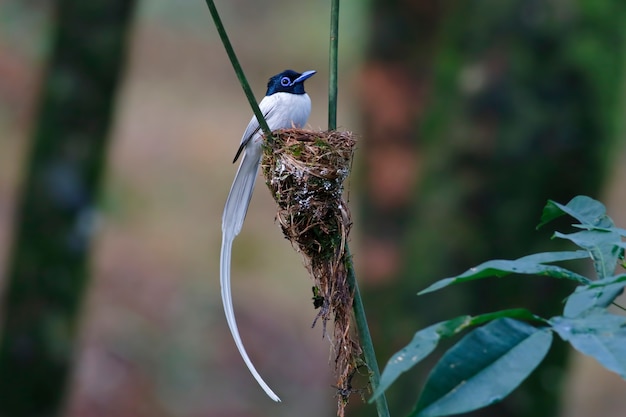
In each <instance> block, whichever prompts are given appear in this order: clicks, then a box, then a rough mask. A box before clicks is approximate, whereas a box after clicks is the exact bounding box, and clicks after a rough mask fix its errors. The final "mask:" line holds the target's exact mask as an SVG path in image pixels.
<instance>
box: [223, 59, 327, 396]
mask: <svg viewBox="0 0 626 417" xmlns="http://www.w3.org/2000/svg"><path fill="white" fill-rule="evenodd" d="M315 73H316V71H305V72H303V73H298V72H296V71H293V70H285V71H283V72H281V73H279V74H277V75H274V76H273V77H271V78H270V79H269V81H268V83H267V92H266V93H265V97H264V98H263V99H262V100H261V102H260V103H259V108H260V109H261V113H262V114H263V116H264V118H265V120H266V121H267V124H268V126H269V128H270V130H272V131H274V130H276V129H288V128H291V127H296V128H301V127H303V126H304V125H305V124H306V122H307V120H308V118H309V115H310V113H311V99H310V98H309V95H308V94H307V93H306V92H305V91H304V81H305V80H307V79H308V78H310V77H312V76H313V75H315ZM262 143H263V132H262V131H261V128H260V125H259V122H258V121H257V119H256V117H254V116H253V117H252V120H250V123H249V124H248V127H247V128H246V130H245V132H244V134H243V136H242V137H241V144H240V145H239V149H238V150H237V153H236V154H235V158H234V159H233V163H235V162H237V159H239V157H240V156H242V154H243V156H242V159H241V163H240V164H239V168H238V169H237V173H236V174H235V179H234V180H233V184H232V186H231V188H230V192H229V193H228V197H227V198H226V204H225V205H224V214H223V215H222V248H221V254H220V286H221V292H222V303H223V304H224V313H225V314H226V321H227V323H228V327H229V329H230V332H231V334H232V336H233V339H234V341H235V345H236V346H237V349H238V350H239V354H240V355H241V357H242V358H243V361H244V362H245V364H246V365H247V367H248V369H249V370H250V372H251V373H252V376H254V378H255V379H256V381H257V382H258V384H259V385H260V386H261V388H263V390H264V391H265V393H266V394H267V395H268V396H269V397H270V398H271V399H272V400H274V401H276V402H280V398H279V397H278V395H276V394H275V393H274V391H272V389H271V388H270V387H269V386H268V385H267V383H265V381H264V380H263V378H261V375H259V373H258V372H257V370H256V368H255V367H254V365H253V364H252V361H251V360H250V358H249V357H248V353H247V352H246V349H245V347H244V345H243V342H242V341H241V337H240V335H239V329H238V328H237V321H236V320H235V313H234V309H233V300H232V293H231V283H230V281H231V280H230V266H231V253H232V245H233V240H234V239H235V237H236V236H237V235H238V234H239V232H241V228H242V226H243V222H244V220H245V218H246V213H247V211H248V206H249V205H250V199H251V198H252V192H253V191H254V184H255V182H256V179H257V176H258V174H259V166H260V162H261V155H262V152H263V149H262Z"/></svg>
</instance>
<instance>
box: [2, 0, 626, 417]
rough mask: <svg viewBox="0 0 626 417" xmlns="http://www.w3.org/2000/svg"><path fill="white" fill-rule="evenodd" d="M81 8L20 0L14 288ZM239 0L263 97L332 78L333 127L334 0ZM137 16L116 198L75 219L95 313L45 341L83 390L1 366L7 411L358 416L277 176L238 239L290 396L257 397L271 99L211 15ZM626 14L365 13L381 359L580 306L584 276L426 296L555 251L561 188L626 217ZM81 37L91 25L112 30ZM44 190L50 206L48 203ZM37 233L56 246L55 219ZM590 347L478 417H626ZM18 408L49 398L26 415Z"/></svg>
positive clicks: (256, 232) (11, 208)
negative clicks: (466, 324)
mask: <svg viewBox="0 0 626 417" xmlns="http://www.w3.org/2000/svg"><path fill="white" fill-rule="evenodd" d="M78 3H80V2H73V1H68V0H59V1H53V0H47V1H18V0H0V132H2V134H0V278H1V280H0V282H1V283H2V284H3V286H4V287H5V288H8V286H9V285H10V284H9V282H10V281H11V280H12V279H17V278H19V276H20V272H19V271H20V268H19V267H18V266H16V265H19V261H18V260H16V259H17V258H18V257H17V254H18V253H19V251H20V245H21V243H20V244H18V243H16V242H18V238H17V236H18V234H19V233H20V231H21V230H23V229H22V228H23V227H25V226H21V227H22V228H21V227H20V226H19V224H20V222H25V219H26V218H27V217H28V216H26V215H25V211H23V210H22V208H23V206H22V205H21V203H20V201H21V199H22V198H23V195H24V192H25V191H24V190H26V187H25V186H24V184H25V183H26V181H27V180H26V178H28V175H29V174H28V172H29V170H30V169H32V164H31V162H32V159H31V157H30V155H31V150H32V149H34V146H35V145H34V141H35V140H43V139H42V138H43V137H44V136H45V135H42V134H41V133H38V132H40V131H39V130H38V126H41V125H42V123H43V122H42V114H44V112H45V103H44V101H43V100H42V96H43V92H44V91H48V90H47V89H46V85H45V83H46V74H47V72H46V71H47V69H48V68H49V66H48V64H47V63H48V62H50V60H51V57H52V55H53V54H54V53H55V51H56V49H55V39H57V38H56V37H55V34H57V33H59V25H60V24H61V23H60V22H62V21H63V20H62V19H63V18H64V17H67V16H68V14H67V13H61V12H60V11H61V10H65V11H67V10H72V8H75V9H76V10H79V9H80V7H78V6H77V4H78ZM114 3H116V2H114V1H111V2H106V1H102V2H100V1H97V2H93V5H94V6H93V7H94V8H96V7H103V10H104V9H106V7H107V4H114ZM98 5H99V6H98ZM217 6H218V9H219V10H220V12H221V14H222V19H223V21H224V23H225V25H226V28H227V30H228V31H229V34H230V36H231V39H232V42H233V45H234V47H235V50H236V51H237V53H238V55H239V58H240V60H241V62H242V65H243V67H244V69H245V70H246V73H247V76H248V79H249V81H250V83H251V85H252V87H253V90H254V91H255V93H256V95H257V97H259V99H260V98H261V97H262V95H263V93H264V91H265V85H266V82H267V78H268V77H269V76H271V75H273V74H275V73H277V72H280V71H282V70H283V69H286V68H292V69H295V70H298V71H304V70H308V69H315V70H317V71H318V74H316V75H315V77H313V78H311V79H310V80H308V81H307V85H306V88H307V91H308V93H309V95H310V96H311V98H312V101H313V109H312V114H311V118H310V120H309V124H310V127H311V128H313V129H324V127H325V125H326V115H327V107H326V100H327V82H328V71H327V67H328V58H327V53H328V23H329V3H328V2H302V1H299V2H293V1H292V2H287V1H283V0H267V1H264V2H253V1H246V0H236V1H229V2H225V1H223V2H218V4H217ZM92 12H93V11H92ZM131 15H132V18H131V20H130V23H129V28H128V36H127V38H126V39H127V43H126V42H125V43H124V45H125V47H126V50H125V52H124V55H125V57H126V59H125V61H124V64H123V65H122V67H121V73H120V78H119V84H118V85H117V88H116V90H115V91H112V93H114V95H113V97H114V102H113V105H112V112H111V123H110V127H109V130H108V133H107V134H106V135H105V137H106V138H107V141H108V145H107V146H105V147H104V148H103V153H104V154H105V156H106V158H105V163H104V167H103V171H102V172H103V177H102V181H101V188H99V189H95V190H94V192H95V194H94V195H97V200H94V201H89V202H88V203H89V210H88V213H87V220H84V216H85V213H84V212H83V211H76V212H75V213H74V212H73V213H74V214H75V215H76V216H77V218H78V217H80V219H83V220H81V221H86V222H87V223H88V227H87V228H88V230H89V233H88V236H89V237H91V238H92V239H91V240H90V242H89V244H88V248H89V252H88V268H87V270H86V276H87V281H86V284H85V285H84V292H81V291H80V289H81V288H83V287H82V286H81V285H79V286H77V290H79V291H78V292H79V294H78V295H77V298H78V301H79V302H78V307H79V308H78V310H76V312H75V313H76V314H75V315H74V318H71V319H70V322H69V324H68V323H64V322H63V320H64V319H59V320H60V322H55V323H53V324H50V323H48V324H46V329H47V330H46V331H45V332H44V333H45V334H46V335H47V336H46V337H49V338H51V340H53V341H54V343H57V344H60V345H62V348H61V349H60V350H59V352H61V353H60V355H61V356H63V355H65V356H67V357H65V358H62V359H60V360H59V363H61V364H62V365H61V367H60V369H61V371H59V372H60V373H59V375H61V377H59V379H58V380H57V381H56V382H55V381H51V382H50V381H49V382H47V383H48V384H50V385H51V386H52V387H54V386H55V385H56V386H67V389H66V390H60V391H61V392H62V393H63V395H62V400H61V401H60V403H56V402H55V401H54V400H53V399H50V398H48V397H47V396H46V395H43V394H42V397H41V398H40V397H38V396H37V395H30V394H29V393H27V392H26V393H23V395H22V396H21V397H20V398H18V399H17V400H16V401H13V399H12V400H10V401H9V400H8V399H7V397H6V396H7V395H8V394H6V393H7V392H10V391H7V389H9V388H10V385H11V381H12V380H13V378H15V381H21V380H20V376H19V375H11V374H10V372H9V371H8V370H10V369H12V368H11V367H10V366H9V367H7V366H4V367H3V366H2V360H0V377H1V378H2V379H3V381H4V382H2V383H0V415H1V416H5V415H6V416H17V415H24V416H26V415H32V416H35V415H63V416H72V417H83V416H84V417H91V416H116V417H125V416H129V417H131V416H132V417H141V416H151V417H158V416H164V417H165V416H168V417H169V416H180V417H196V416H223V417H229V416H230V417H237V416H265V415H272V416H291V415H298V416H304V417H306V416H324V415H328V416H331V415H334V413H335V398H334V389H333V388H332V381H333V380H332V376H331V375H330V368H331V367H330V366H328V363H329V360H330V358H331V356H330V349H329V346H328V341H326V340H324V339H323V338H322V335H321V329H320V328H314V329H311V323H312V320H313V318H314V317H315V311H314V310H313V308H312V304H311V296H312V294H311V282H310V280H309V278H308V277H307V274H306V271H305V270H304V268H303V266H302V262H301V259H300V257H299V255H298V254H297V253H296V252H295V251H294V250H293V249H292V248H291V247H290V245H289V243H288V242H287V241H286V240H284V239H283V237H282V236H281V233H280V230H279V228H278V226H277V225H276V224H275V223H274V221H273V219H274V214H275V207H274V203H273V201H272V200H271V198H270V195H269V193H268V192H267V191H266V190H265V187H264V186H263V184H262V182H259V183H258V186H257V191H256V192H255V195H254V198H253V201H252V205H251V209H250V212H249V213H248V216H247V219H246V223H245V226H244V230H243V232H242V234H241V235H240V236H239V237H238V238H237V239H236V241H235V248H234V253H233V293H234V297H235V310H236V314H237V317H238V321H239V325H240V330H241V333H242V336H243V339H244V342H245V344H246V346H247V347H248V351H249V353H250V355H251V356H252V358H253V360H254V362H255V364H256V365H257V368H258V369H259V371H260V372H261V374H262V375H263V376H264V377H265V379H266V380H267V381H268V382H269V383H270V385H271V386H272V387H273V388H274V389H275V390H276V391H277V393H278V394H279V395H280V396H281V398H282V399H283V403H281V404H274V403H273V402H271V401H270V400H269V399H268V398H266V397H265V395H264V393H263V392H262V391H261V389H260V388H259V387H257V386H256V383H255V382H254V380H253V379H252V377H251V376H250V375H249V373H248V371H247V369H246V368H245V365H244V364H243V362H242V360H241V359H240V357H239V355H238V353H237V351H236V349H235V347H234V343H233V342H232V339H231V336H230V333H229V331H228V328H227V326H226V322H225V319H224V315H223V312H222V306H221V300H220V295H219V283H218V273H219V259H218V251H219V244H220V239H221V234H220V233H221V230H220V221H221V211H222V208H223V203H224V201H225V198H226V195H227V193H228V190H229V188H230V184H231V181H232V178H233V176H234V173H235V170H236V166H235V165H233V164H231V160H232V156H233V155H234V152H235V151H236V149H237V146H238V144H239V140H240V135H241V133H242V131H243V129H244V128H245V126H246V125H247V123H248V121H249V119H250V114H251V112H250V110H249V107H248V104H247V102H246V100H245V97H244V95H243V93H242V92H241V88H240V86H239V85H238V82H237V79H236V77H235V75H234V73H233V72H232V69H231V66H230V63H229V61H228V59H227V57H226V54H225V52H224V51H223V47H222V45H221V43H220V41H219V38H218V36H217V33H216V31H215V28H214V26H213V24H212V22H211V20H210V16H209V13H208V10H207V8H206V5H205V3H203V2H201V1H198V2H167V1H163V0H150V1H139V2H136V4H135V6H134V10H132V12H131ZM624 21H626V4H625V3H623V2H622V1H621V0H603V1H596V0H586V1H583V0H559V1H556V0H553V1H510V2H501V1H500V0H481V1H475V2H472V4H467V5H458V4H456V3H455V2H429V1H422V0H410V1H385V0H371V1H369V2H357V1H344V2H343V4H342V5H341V22H340V69H339V93H340V96H339V113H338V124H339V126H340V128H342V129H348V130H352V131H354V132H356V133H357V135H359V136H360V138H361V139H360V140H361V142H360V144H359V149H358V151H357V155H356V158H357V161H356V164H355V172H354V174H353V176H352V177H351V179H350V180H349V181H348V183H347V188H348V196H349V198H350V204H351V208H352V211H353V216H354V221H355V224H354V228H353V242H352V252H353V254H354V256H355V262H356V265H357V275H358V277H359V279H360V281H361V282H362V284H361V285H362V287H363V292H364V297H365V307H366V311H367V313H368V317H369V318H370V320H371V325H372V331H373V334H374V337H375V346H376V348H377V353H378V355H379V358H380V362H381V365H383V364H384V363H385V362H386V360H387V358H388V357H389V356H390V355H391V353H393V352H394V351H395V350H397V349H399V348H400V347H402V346H403V344H405V343H407V342H408V341H409V340H410V338H411V337H412V334H413V332H414V331H416V330H417V329H418V328H419V327H420V326H424V325H426V324H429V323H432V322H435V321H439V320H443V319H445V318H451V317H453V316H454V315H455V314H460V313H467V312H470V313H478V312H486V311H490V310H493V309H495V308H504V307H529V308H531V309H539V310H540V311H541V312H542V313H544V314H550V312H552V313H553V314H556V312H558V307H559V303H560V301H561V299H562V296H563V294H565V293H566V292H564V291H565V290H567V289H569V288H568V287H567V286H564V284H562V283H559V284H558V285H560V286H557V287H554V286H553V284H552V283H550V284H538V282H537V281H527V282H521V283H520V285H521V287H516V286H512V285H511V284H509V283H505V284H502V283H499V282H495V281H488V282H486V283H484V284H480V285H479V284H477V285H475V286H470V287H469V288H466V289H461V290H459V291H456V292H455V291H450V292H449V293H447V294H443V295H436V296H434V297H432V298H431V299H430V300H427V299H423V300H422V299H419V298H418V297H416V296H415V293H416V292H417V291H418V290H419V289H421V288H423V287H425V286H426V285H428V283H430V282H432V281H434V280H436V279H439V278H443V277H445V276H447V275H449V274H454V273H459V272H461V271H463V270H464V269H466V268H468V267H470V266H472V265H474V264H477V263H479V262H482V261H484V260H487V259H491V258H515V257H519V256H523V255H526V254H528V253H531V252H532V251H535V250H540V249H546V248H548V249H549V248H553V247H554V246H549V245H551V244H552V245H556V243H554V242H552V243H550V242H549V241H548V240H547V238H548V237H549V236H550V233H551V231H550V230H546V231H544V232H536V231H535V230H534V226H535V225H536V222H537V219H538V218H539V215H540V212H541V209H542V207H543V204H544V203H545V201H546V199H548V198H552V199H555V200H558V201H560V202H563V203H564V202H566V201H568V200H569V198H571V197H573V196H574V195H577V194H588V195H591V196H593V197H596V198H600V199H601V200H602V201H604V202H605V203H606V204H607V206H608V210H609V214H610V215H611V216H612V217H613V218H614V219H615V221H616V223H617V224H618V225H621V226H623V225H625V224H626V212H625V210H624V207H626V187H625V186H624V184H625V180H626V153H625V152H624V146H623V142H624V141H623V137H624V133H625V130H624V123H623V120H624V116H625V115H626V110H625V107H624V103H625V102H626V101H625V97H626V95H625V88H624V86H625V83H624V74H625V73H624V71H625V66H624V63H625V62H626V42H625V39H626V25H624V24H623V22H624ZM81 30H84V31H85V32H84V33H85V36H86V37H89V36H91V35H93V32H94V31H96V30H97V28H95V27H90V26H88V25H87V26H85V27H83V28H82V29H81ZM89 39H91V38H89ZM102 42H103V43H94V44H93V48H94V50H97V48H99V47H100V46H102V45H104V46H106V45H107V43H106V39H105V40H104V41H102ZM71 44H73V43H72V42H70V45H71ZM76 44H81V42H80V41H76ZM86 68H89V66H86ZM58 113H60V114H62V113H63V109H61V110H60V111H58V112H57V114H58ZM81 122H82V120H80V119H79V120H78V121H77V122H76V123H78V124H80V123H81ZM85 123H89V122H88V121H87V120H85ZM48 126H49V125H48ZM39 129H40V128H39ZM61 130H62V129H59V131H60V132H61ZM59 134H60V135H62V132H61V133H59ZM52 138H53V139H54V137H53V136H52ZM50 146H51V147H52V148H54V142H52V143H51V145H50ZM64 146H68V145H67V144H66V145H64ZM69 146H72V145H69ZM52 153H53V154H54V151H53V152H52ZM74 153H79V154H80V151H76V152H74ZM70 154H73V153H72V152H70ZM61 155H62V153H61ZM56 157H58V155H57V156H56ZM46 172H48V171H46ZM46 175H47V176H48V177H50V182H49V183H47V184H49V187H52V188H54V189H57V188H58V189H59V190H61V191H59V192H62V191H63V190H67V189H69V190H70V192H71V190H72V184H73V183H72V178H73V177H72V174H71V173H69V174H68V172H67V171H65V170H63V169H61V170H53V171H51V172H48V174H46ZM95 185H96V186H98V183H97V182H96V184H95ZM55 187H56V188H55ZM68 187H69V188H68ZM36 201H38V206H39V207H42V208H41V211H42V212H43V213H45V212H46V209H45V204H46V201H45V200H43V199H42V200H41V201H39V200H36ZM92 203H93V204H92ZM81 216H82V217H81ZM77 221H78V220H77ZM29 236H31V240H32V239H36V240H41V241H45V240H46V239H47V238H49V237H50V236H48V235H47V234H46V232H45V230H39V229H35V230H30V235H29ZM33 236H34V237H33ZM56 244H57V245H62V244H63V242H57V243H56ZM53 263H54V262H53ZM42 268H45V266H42ZM34 269H37V268H34ZM60 276H62V274H61V275H60ZM36 290H37V288H35V291H36ZM41 291H42V293H43V292H45V287H42V288H41ZM7 293H8V291H7V290H6V289H5V296H4V299H5V303H3V304H4V305H3V306H2V319H3V321H4V322H5V323H6V322H9V318H8V315H9V314H11V311H12V310H10V309H9V308H8V306H9V304H10V303H8V301H6V300H7V299H8V298H10V297H9V296H7ZM41 297H42V299H45V295H42V296H41ZM81 299H82V300H81ZM42 303H43V305H45V302H42ZM31 310H32V309H31ZM31 310H28V311H31ZM22 311H23V310H22ZM37 311H40V310H37ZM41 311H42V314H43V315H44V316H45V313H46V312H45V307H42V308H41ZM29 317H30V316H29ZM13 322H15V319H13V321H12V323H13ZM17 322H18V323H19V322H20V317H18V319H17ZM4 327H5V328H8V327H10V326H7V325H6V324H5V326H4ZM10 341H11V340H10V339H9V338H8V337H5V340H3V341H2V343H3V344H4V345H6V344H7V343H8V342H10ZM17 346H20V345H19V344H18V345H17ZM2 349H4V350H3V352H5V353H6V350H7V348H6V347H4V348H2ZM2 349H0V350H2ZM567 353H568V351H567V350H565V349H563V348H561V349H558V348H556V349H555V353H554V354H553V356H554V358H552V359H550V362H549V363H548V364H547V365H546V366H545V367H543V368H542V369H540V370H539V372H538V373H537V375H538V376H536V377H535V379H534V380H533V381H529V384H528V385H529V387H526V388H523V389H521V390H519V391H518V392H517V394H516V395H514V396H513V397H512V399H510V400H509V401H507V402H504V403H503V404H501V405H500V406H497V407H492V408H490V409H487V410H482V411H480V412H479V413H475V414H473V415H481V416H491V415H494V416H495V415H498V416H542V415H545V416H555V415H561V416H563V417H587V416H594V417H596V416H597V417H618V416H623V415H626V395H624V393H625V392H626V383H625V382H624V381H623V380H621V379H619V378H618V377H617V376H615V375H612V374H610V373H608V372H606V371H603V370H602V369H600V368H599V367H598V366H597V365H596V364H595V363H594V362H593V361H590V360H586V359H584V358H580V357H578V356H575V355H567ZM2 355H4V353H2V354H0V356H2ZM66 365H67V366H66ZM63 369H65V370H68V371H69V375H68V376H67V379H64V377H63V375H64V373H63ZM426 371H427V369H422V370H417V371H415V372H412V373H410V374H409V375H407V376H406V377H404V378H403V379H401V382H398V384H397V385H398V387H396V386H394V387H392V389H391V390H390V397H389V398H390V401H391V409H392V410H391V411H392V414H393V415H405V414H406V413H407V412H408V411H410V409H411V407H412V406H413V404H414V401H415V399H416V398H415V396H416V393H417V392H418V390H419V385H420V384H421V383H422V381H423V377H424V375H425V372H426ZM55 375H56V374H55ZM38 378H42V379H43V378H45V376H39V377H38ZM22 379H23V378H22ZM66 381H67V382H66ZM22 382H23V381H21V382H19V383H22ZM27 382H28V381H27ZM400 385H402V386H400ZM7 387H8V388H7ZM561 388H563V389H561ZM3 392H5V394H3ZM38 392H39V391H38ZM538 393H539V394H538ZM538 398H539V399H538ZM20 401H22V402H27V403H30V404H31V406H29V407H25V408H22V410H26V411H11V409H10V407H12V406H13V404H14V403H19V402H20ZM358 403H359V399H358V398H356V397H355V398H354V400H353V405H352V407H353V408H352V409H350V410H349V415H374V411H373V407H370V406H365V405H360V404H358ZM7 404H12V405H11V406H9V405H7ZM37 404H41V407H38V406H37ZM46 404H56V405H55V406H54V407H53V408H49V407H48V406H47V405H46ZM57 406H58V407H57ZM15 407H17V408H15V409H13V410H17V409H20V408H19V405H16V406H15ZM46 407H48V408H46Z"/></svg>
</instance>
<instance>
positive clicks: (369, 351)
mask: <svg viewBox="0 0 626 417" xmlns="http://www.w3.org/2000/svg"><path fill="white" fill-rule="evenodd" d="M346 259H347V260H348V261H347V262H346V264H347V265H346V266H347V269H348V283H349V284H350V286H351V287H352V288H353V289H354V302H353V306H352V308H353V309H354V317H355V320H356V327H357V331H358V332H359V338H360V339H361V348H362V349H363V355H364V356H365V362H366V363H367V367H368V368H369V377H370V384H371V385H372V391H376V388H378V385H380V371H379V369H378V361H377V360H376V353H375V352H374V344H373V343H372V336H371V335H370V330H369V327H368V326H367V318H366V317H365V309H364V308H363V300H362V299H361V293H360V291H359V285H358V284H357V282H356V276H355V274H354V265H353V263H352V255H351V254H350V248H349V247H348V244H347V243H346ZM375 401H376V411H377V412H378V417H389V407H388V405H387V398H386V397H385V393H382V394H381V395H379V396H378V397H376V400H375Z"/></svg>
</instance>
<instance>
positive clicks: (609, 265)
mask: <svg viewBox="0 0 626 417" xmlns="http://www.w3.org/2000/svg"><path fill="white" fill-rule="evenodd" d="M554 236H556V237H558V238H561V239H567V240H570V241H572V242H574V243H575V244H577V245H578V246H580V247H581V248H583V249H585V250H587V251H589V253H590V254H591V259H593V266H594V269H595V271H596V274H597V275H598V279H604V278H606V277H609V276H611V275H613V272H614V271H615V267H616V266H617V260H618V257H619V253H620V249H619V245H620V243H621V237H620V235H619V234H618V233H616V232H606V231H599V230H583V231H581V232H576V233H571V234H563V233H559V232H555V233H554Z"/></svg>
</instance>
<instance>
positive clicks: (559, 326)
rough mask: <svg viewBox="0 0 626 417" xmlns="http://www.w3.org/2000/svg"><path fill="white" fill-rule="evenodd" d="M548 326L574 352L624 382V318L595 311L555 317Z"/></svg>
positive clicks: (625, 374) (625, 332)
mask: <svg viewBox="0 0 626 417" xmlns="http://www.w3.org/2000/svg"><path fill="white" fill-rule="evenodd" d="M550 323H551V324H552V328H553V329H554V330H555V331H556V332H557V333H558V334H559V336H561V338H562V339H563V340H565V341H568V342H570V343H571V344H572V346H574V348H575V349H576V350H578V351H579V352H581V353H584V354H585V355H589V356H592V357H593V358H595V359H596V360H597V361H598V362H600V363H601V364H602V365H603V366H604V367H605V368H607V369H608V370H610V371H613V372H615V373H617V374H618V375H619V376H621V377H622V378H624V379H626V317H623V316H617V315H615V314H610V313H608V312H607V311H606V310H604V309H595V310H592V311H591V312H590V313H589V314H587V315H585V316H581V317H576V318H567V317H554V318H552V319H550Z"/></svg>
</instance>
